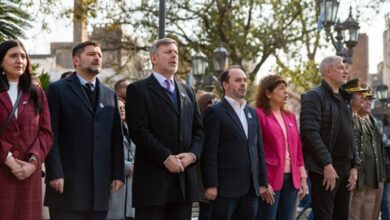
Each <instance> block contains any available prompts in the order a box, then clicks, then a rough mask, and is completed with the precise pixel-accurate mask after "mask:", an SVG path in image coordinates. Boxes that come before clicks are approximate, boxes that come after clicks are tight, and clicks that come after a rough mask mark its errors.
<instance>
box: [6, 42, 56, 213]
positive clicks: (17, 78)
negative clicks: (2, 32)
mask: <svg viewBox="0 0 390 220" xmlns="http://www.w3.org/2000/svg"><path fill="white" fill-rule="evenodd" d="M31 71H32V70H31V63H30V59H29V57H28V55H27V52H26V49H25V48H24V46H23V45H22V44H21V42H19V41H16V40H8V41H4V42H2V43H1V44H0V186H1V187H0V216H1V219H23V220H38V219H41V210H42V202H41V200H42V182H41V176H42V173H41V167H40V166H41V164H42V163H43V162H44V160H45V158H46V155H47V153H48V152H49V150H50V147H51V144H52V133H51V125H50V114H49V109H48V105H47V101H46V97H45V94H44V92H43V90H42V89H41V88H39V87H37V86H34V84H33V83H32V78H31ZM8 118H9V119H8Z"/></svg>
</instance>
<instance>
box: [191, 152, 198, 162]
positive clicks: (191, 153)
mask: <svg viewBox="0 0 390 220" xmlns="http://www.w3.org/2000/svg"><path fill="white" fill-rule="evenodd" d="M190 154H192V156H193V157H194V161H192V163H195V162H196V160H198V158H196V155H195V154H194V153H191V152H190Z"/></svg>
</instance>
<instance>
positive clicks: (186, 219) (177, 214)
mask: <svg viewBox="0 0 390 220" xmlns="http://www.w3.org/2000/svg"><path fill="white" fill-rule="evenodd" d="M191 213H192V203H191V202H183V203H175V204H165V205H159V206H147V207H136V208H135V220H152V219H153V220H191Z"/></svg>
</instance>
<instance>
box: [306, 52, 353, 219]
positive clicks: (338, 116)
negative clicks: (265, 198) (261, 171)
mask: <svg viewBox="0 0 390 220" xmlns="http://www.w3.org/2000/svg"><path fill="white" fill-rule="evenodd" d="M320 73H321V76H322V82H321V85H320V86H318V87H316V88H314V89H312V90H310V91H309V92H307V94H305V95H304V96H303V98H302V110H301V116H300V125H301V137H302V144H303V152H304V158H305V165H306V168H307V169H308V170H309V177H310V180H311V182H312V208H313V213H314V217H315V219H327V220H329V219H348V213H349V200H350V191H351V190H352V189H353V188H354V187H355V184H356V179H357V170H358V168H359V164H360V160H359V157H358V152H357V149H356V146H355V143H354V141H355V140H354V135H353V124H352V113H351V108H350V105H349V102H350V98H351V95H350V94H348V93H347V92H345V90H343V89H342V88H340V86H341V85H343V84H345V83H346V82H347V76H348V71H347V69H346V66H345V64H344V63H343V59H342V58H341V57H338V56H330V57H326V58H325V59H323V60H322V62H321V64H320Z"/></svg>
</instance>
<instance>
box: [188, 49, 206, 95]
mask: <svg viewBox="0 0 390 220" xmlns="http://www.w3.org/2000/svg"><path fill="white" fill-rule="evenodd" d="M191 67H192V74H193V75H194V77H195V80H196V84H195V87H196V88H197V89H199V87H200V86H201V85H202V78H203V75H205V74H206V68H207V57H206V55H204V54H203V53H202V52H201V51H199V50H197V51H196V52H195V53H194V54H193V55H192V56H191Z"/></svg>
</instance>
